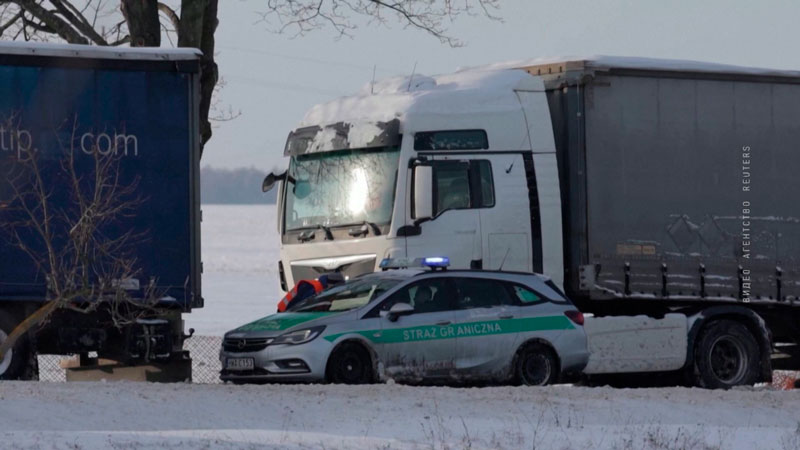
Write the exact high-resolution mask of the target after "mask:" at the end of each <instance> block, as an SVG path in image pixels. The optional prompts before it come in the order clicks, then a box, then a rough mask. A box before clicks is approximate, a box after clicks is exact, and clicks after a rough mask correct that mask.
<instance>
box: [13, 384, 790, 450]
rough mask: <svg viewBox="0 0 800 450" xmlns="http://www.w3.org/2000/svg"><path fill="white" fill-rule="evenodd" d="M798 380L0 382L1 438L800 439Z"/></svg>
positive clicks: (318, 444) (601, 442)
mask: <svg viewBox="0 0 800 450" xmlns="http://www.w3.org/2000/svg"><path fill="white" fill-rule="evenodd" d="M798 404H800V392H798V391H791V392H780V391H771V390H753V389H746V390H734V391H727V392H723V391H704V390H699V389H682V388H681V389H635V390H630V389H610V388H579V387H567V386H554V387H549V388H512V387H493V388H471V389H457V388H444V387H409V386H400V385H391V384H389V385H372V386H352V387H351V386H321V385H304V386H293V385H289V386H233V385H213V386H210V385H206V386H197V385H155V384H140V383H127V382H123V383H69V384H67V383H22V382H4V383H0V448H3V449H16V448H41V449H94V448H124V449H129V448H154V449H155V448H157V449H190V448H213V449H216V448H222V449H225V448H275V449H309V448H311V449H405V448H408V449H483V448H502V449H540V448H547V449H550V448H552V449H747V450H749V449H755V448H758V449H779V450H790V449H797V448H800V428H799V426H800V425H799V423H800V422H798V420H800V419H798V417H797V405H798Z"/></svg>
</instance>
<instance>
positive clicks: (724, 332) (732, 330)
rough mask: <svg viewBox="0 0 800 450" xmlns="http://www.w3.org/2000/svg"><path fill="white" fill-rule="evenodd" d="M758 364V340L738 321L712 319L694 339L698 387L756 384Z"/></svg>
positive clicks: (716, 387) (718, 387) (723, 387)
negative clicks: (714, 320)
mask: <svg viewBox="0 0 800 450" xmlns="http://www.w3.org/2000/svg"><path fill="white" fill-rule="evenodd" d="M760 365H761V359H760V351H759V349H758V342H757V341H756V339H755V337H754V336H753V334H752V333H751V332H750V330H748V329H747V327H746V326H744V325H743V324H741V323H739V322H735V321H733V320H719V321H716V322H713V323H711V324H710V325H708V326H707V327H706V329H705V330H703V332H702V334H701V335H700V338H699V339H698V341H697V347H696V348H695V374H696V379H695V381H696V383H697V384H698V385H699V386H701V387H705V388H710V389H728V388H731V387H733V386H740V385H752V384H755V383H756V381H758V374H759V367H760Z"/></svg>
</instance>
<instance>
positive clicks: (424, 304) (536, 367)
mask: <svg viewBox="0 0 800 450" xmlns="http://www.w3.org/2000/svg"><path fill="white" fill-rule="evenodd" d="M447 265H448V261H447V258H425V259H419V260H414V261H407V260H384V261H382V262H381V267H382V268H383V269H384V271H381V272H375V273H372V274H367V275H362V276H359V277H357V278H354V279H351V280H349V281H347V282H345V283H343V284H340V285H338V286H334V287H331V288H328V289H326V290H324V291H322V292H320V293H318V294H316V295H314V296H312V297H309V298H306V299H302V300H299V301H296V302H293V303H291V304H290V305H289V307H288V308H287V310H286V311H285V312H283V313H278V314H274V315H271V316H268V317H265V318H263V319H260V320H257V321H255V322H252V323H249V324H246V325H244V326H241V327H239V328H237V329H235V330H233V331H230V332H228V333H226V334H225V338H224V341H223V349H222V351H221V353H220V359H221V362H222V368H223V369H222V372H221V379H222V380H224V381H232V382H265V381H267V382H268V381H328V382H333V383H349V384H358V383H370V382H374V381H382V380H386V379H394V380H397V381H408V382H419V381H434V380H440V381H447V380H493V381H500V382H516V383H521V384H526V385H546V384H550V383H553V382H556V381H557V380H559V378H560V377H561V376H562V375H563V374H566V373H573V372H579V371H580V370H581V369H582V368H583V367H584V366H585V365H586V363H587V360H588V356H589V353H588V350H587V345H586V334H585V333H584V330H583V315H582V314H581V313H580V312H579V311H578V310H577V309H575V307H574V306H573V305H572V304H571V303H570V301H569V300H568V299H567V298H566V297H565V296H564V295H563V294H562V293H561V291H560V290H559V289H558V288H557V287H556V286H555V285H554V284H553V283H552V282H551V281H549V280H548V279H547V278H545V277H542V276H540V275H535V274H530V273H512V272H493V271H480V270H446V267H447ZM388 269H393V270H388Z"/></svg>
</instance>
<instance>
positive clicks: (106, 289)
mask: <svg viewBox="0 0 800 450" xmlns="http://www.w3.org/2000/svg"><path fill="white" fill-rule="evenodd" d="M4 129H5V130H6V132H8V133H14V134H17V135H19V134H20V133H19V131H18V130H17V127H16V120H15V119H14V118H11V119H9V120H7V121H6V126H5V127H4ZM76 132H77V120H76V121H75V122H74V125H73V128H72V133H71V135H70V139H69V142H66V143H62V147H63V149H64V152H63V157H62V158H61V160H60V161H59V164H60V168H61V170H60V172H61V173H60V176H59V177H52V175H53V174H52V171H47V172H46V173H47V175H50V176H49V177H47V178H46V177H45V176H44V175H45V171H43V170H42V167H41V162H40V158H41V156H40V155H39V154H38V152H35V151H33V150H26V151H19V152H17V153H16V154H15V155H14V158H15V161H14V164H13V165H12V166H11V168H10V169H9V173H4V174H2V175H3V176H4V177H5V178H6V182H7V184H8V186H9V187H10V192H11V198H8V199H3V203H2V206H0V207H2V208H4V209H6V212H7V213H8V214H5V216H6V217H11V218H12V220H10V221H7V222H4V223H2V224H0V231H2V235H0V238H3V239H7V240H9V242H10V243H11V244H12V245H13V246H14V247H16V248H18V249H19V250H21V251H22V252H23V253H25V254H27V255H28V257H29V258H30V260H31V261H32V262H33V264H34V265H35V266H36V267H37V268H38V271H39V274H40V275H42V276H43V280H44V281H45V283H46V287H45V289H46V296H45V302H44V303H43V305H42V306H41V307H40V308H39V309H38V310H37V311H36V312H34V313H33V314H32V315H30V316H29V317H27V318H26V319H25V320H24V321H23V322H22V323H21V324H20V325H18V326H17V327H16V329H14V330H13V332H12V333H11V335H10V336H9V338H8V339H6V340H5V341H4V342H2V343H0V359H2V355H3V354H4V353H5V352H6V351H7V350H8V349H10V348H13V346H14V344H15V342H16V340H17V339H18V338H20V337H21V336H23V335H24V334H25V333H27V332H29V331H30V330H32V329H34V328H35V327H37V326H39V325H43V324H45V323H46V322H47V320H48V318H50V317H51V315H52V314H53V313H55V312H56V311H58V310H60V309H68V310H71V311H77V312H79V313H92V312H96V311H98V310H102V311H103V312H105V313H106V314H107V315H108V317H109V318H110V321H111V324H112V325H113V326H116V327H117V328H122V327H123V326H125V325H129V324H132V323H136V321H137V320H139V319H142V318H146V317H150V316H151V315H152V316H157V315H158V314H157V313H158V312H159V309H158V306H157V304H158V302H159V298H160V297H161V296H160V295H159V293H158V292H157V290H156V288H155V280H151V281H149V282H148V283H147V285H146V286H143V287H142V286H139V285H138V283H139V282H138V279H139V277H140V275H141V271H140V269H139V267H138V262H137V260H136V258H135V256H134V250H135V247H136V246H137V245H138V244H140V243H141V242H143V240H144V239H146V235H145V232H144V231H134V230H126V231H122V232H118V233H117V234H111V233H109V232H108V228H109V225H112V226H113V225H114V224H115V223H117V222H118V221H120V220H121V219H123V218H126V217H129V216H130V215H132V214H134V213H135V211H136V209H137V208H138V207H139V206H140V205H141V204H142V203H143V202H144V200H145V199H143V198H142V197H141V196H140V195H139V194H138V183H139V179H138V177H137V178H134V179H132V180H129V181H128V182H123V178H122V175H121V172H120V159H121V157H122V156H121V154H116V153H115V152H114V151H110V150H107V151H105V152H103V151H101V149H100V148H98V147H97V145H96V144H95V145H94V146H93V147H92V148H91V149H90V152H87V151H86V150H85V149H83V148H79V145H80V144H77V142H78V140H79V139H80V138H79V137H78V136H76ZM79 159H82V161H79ZM51 164H52V163H51ZM87 169H88V170H87ZM55 189H59V190H60V191H62V193H63V192H64V191H65V190H66V191H67V192H68V195H69V201H68V202H67V203H66V206H65V204H63V203H59V204H56V203H55V202H51V198H52V197H53V195H54V191H55ZM131 292H135V294H132V293H131Z"/></svg>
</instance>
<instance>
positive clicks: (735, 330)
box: [267, 57, 800, 386]
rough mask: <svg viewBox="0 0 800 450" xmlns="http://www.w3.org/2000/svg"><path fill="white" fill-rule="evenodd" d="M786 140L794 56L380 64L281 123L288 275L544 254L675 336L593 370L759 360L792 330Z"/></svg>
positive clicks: (573, 282) (644, 330)
mask: <svg viewBox="0 0 800 450" xmlns="http://www.w3.org/2000/svg"><path fill="white" fill-rule="evenodd" d="M797 142H800V72H791V71H776V70H764V69H753V68H743V67H736V66H727V65H719V64H707V63H697V62H690V61H668V60H653V59H643V58H615V57H595V58H576V59H569V58H566V59H554V60H534V61H528V62H518V63H510V64H501V65H495V66H489V67H482V68H475V69H467V70H462V71H459V72H457V73H455V74H450V75H442V76H436V77H425V76H420V75H416V76H412V77H410V78H398V79H390V80H385V81H380V82H377V83H375V84H373V85H370V86H367V87H365V88H364V89H363V90H362V92H360V93H358V94H356V95H354V96H351V97H345V98H342V99H338V100H335V101H332V102H329V103H326V104H322V105H317V106H315V107H314V108H312V109H311V110H310V111H309V112H308V114H307V115H306V117H305V119H304V120H303V122H302V123H301V125H300V127H299V128H298V129H296V130H294V131H293V132H292V133H291V134H290V135H289V139H288V141H287V145H286V148H285V155H286V156H289V157H290V158H291V159H290V164H289V168H288V171H287V172H286V173H285V174H276V175H277V176H273V177H271V178H270V180H272V181H274V180H275V179H283V180H285V182H284V183H281V192H280V195H279V209H280V213H279V224H278V229H279V232H280V234H281V239H282V246H281V261H280V263H279V269H280V270H279V271H280V276H281V283H282V286H283V288H284V289H287V288H288V287H289V286H291V285H292V284H293V283H295V282H296V281H298V280H300V279H305V278H315V277H317V276H319V275H320V274H322V273H325V272H330V271H339V272H341V273H343V274H344V275H346V276H356V275H358V274H360V273H364V272H371V271H373V270H377V268H378V266H377V265H378V264H379V262H380V261H381V259H383V258H386V257H420V256H432V255H442V256H448V257H449V258H450V261H451V262H452V264H453V266H454V267H458V268H473V269H484V270H498V269H502V270H515V271H526V272H531V271H533V272H539V273H544V274H546V275H548V276H550V277H551V279H552V280H553V282H554V284H555V285H557V286H559V287H561V288H563V289H564V291H565V292H566V293H567V295H568V296H569V297H570V298H571V299H572V300H573V301H574V302H575V303H576V304H577V305H578V306H579V307H580V308H581V309H582V310H583V311H584V312H587V313H593V314H594V315H595V316H596V317H595V318H593V319H592V320H599V321H603V320H606V319H604V318H602V317H607V318H611V319H609V320H607V321H608V322H609V323H608V324H600V323H598V324H596V325H597V330H598V333H602V334H603V336H605V337H606V338H608V336H616V337H614V338H613V339H611V340H612V341H613V340H616V341H618V342H619V343H620V344H622V343H625V342H628V343H630V342H639V341H643V340H647V339H651V340H653V341H654V342H655V343H656V344H654V346H653V347H652V348H654V349H655V348H663V349H664V351H665V352H666V353H669V355H667V356H664V355H655V354H649V352H644V353H643V352H639V353H638V354H639V355H640V356H639V357H634V356H631V358H634V359H635V358H638V359H639V360H638V361H631V360H628V361H625V362H624V364H620V365H619V367H616V368H615V367H613V364H608V361H609V360H613V357H608V355H605V356H603V355H600V354H599V353H598V360H599V359H603V360H604V361H605V362H604V363H603V364H600V365H598V366H597V367H602V369H600V368H598V369H597V371H598V372H614V371H623V372H625V371H647V370H659V371H665V370H679V369H680V370H685V371H686V373H687V375H689V376H691V377H692V378H693V379H694V380H695V381H698V382H699V383H700V384H703V385H708V386H727V385H730V384H741V383H742V382H747V383H752V382H755V381H757V380H763V379H768V378H769V377H770V373H771V365H770V353H771V348H772V344H773V342H787V343H795V342H796V340H797V337H798V336H799V335H800V333H798V325H797V324H798V318H799V317H798V312H797V308H795V307H794V303H796V302H797V301H798V299H800V261H799V260H798V257H800V208H798V207H797V199H796V196H795V194H794V193H795V192H800V178H798V177H796V176H795V172H796V171H797V169H798V168H800V154H798V153H797V152H796V150H795V147H796V145H797ZM269 184H270V183H267V185H269ZM674 313H677V314H680V315H681V317H683V319H680V320H683V322H684V323H683V324H682V325H680V324H678V322H680V320H678V322H676V319H675V317H674V316H672V315H670V314H674ZM637 315H641V316H644V317H645V318H649V320H641V318H639V319H631V320H633V322H631V323H626V324H622V323H621V322H620V320H618V319H617V317H618V316H622V317H634V316H637ZM668 315H670V316H669V317H666V316H668ZM612 319H613V320H612ZM664 320H666V321H667V322H669V324H668V325H667V326H666V328H667V329H670V330H673V331H672V333H673V337H671V338H669V339H673V338H674V339H673V340H672V341H669V339H667V340H668V341H669V342H677V343H678V344H674V345H673V344H671V345H668V346H664V345H660V346H659V345H657V344H658V343H663V342H664V339H666V338H665V337H664V336H663V329H664V323H666V322H663V321H664ZM609 324H611V325H609ZM614 324H616V325H614ZM637 324H639V325H637ZM617 325H619V326H620V327H621V328H619V329H618V330H617V331H616V332H613V327H614V326H617ZM609 326H611V328H609ZM589 328H593V326H592V325H590V326H589ZM657 329H660V330H661V331H658V332H656V331H654V332H653V333H648V330H657ZM590 331H591V330H590ZM678 334H680V335H682V336H680V338H675V335H678ZM631 336H634V337H633V338H631ZM598 339H599V338H598ZM675 339H678V340H675ZM598 342H599V340H598ZM680 342H683V343H684V344H679V343H680ZM643 345H645V344H643ZM675 345H683V348H682V349H681V351H680V352H679V353H682V354H683V355H684V357H683V358H676V357H675V356H674V353H675V352H674V350H675V349H674V347H675ZM600 347H602V346H599V347H598V348H600ZM645 347H646V345H645ZM643 348H644V347H643ZM787 348H788V347H787ZM598 351H599V350H598ZM634 353H635V352H634ZM666 353H665V354H666ZM617 354H619V352H617ZM662 356H663V357H662ZM629 359H630V358H629ZM667 360H669V361H670V362H669V363H665V361H667ZM715 360H716V361H717V362H716V364H717V366H719V367H717V368H716V369H719V370H722V371H723V372H725V371H724V370H723V369H724V367H723V366H725V367H727V366H731V364H733V366H731V367H733V368H732V369H729V370H728V371H727V372H725V373H723V374H722V375H720V374H719V373H718V374H717V375H715V374H714V371H715V370H716V369H715V366H714V361H715ZM648 361H651V362H653V364H648ZM731 361H732V362H731ZM726 364H727V366H726ZM734 366H735V367H734ZM591 367H592V363H590V369H589V370H591ZM720 367H722V369H721V368H720ZM719 370H718V371H719ZM720 373H722V372H720Z"/></svg>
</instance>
